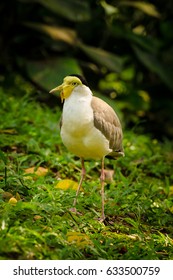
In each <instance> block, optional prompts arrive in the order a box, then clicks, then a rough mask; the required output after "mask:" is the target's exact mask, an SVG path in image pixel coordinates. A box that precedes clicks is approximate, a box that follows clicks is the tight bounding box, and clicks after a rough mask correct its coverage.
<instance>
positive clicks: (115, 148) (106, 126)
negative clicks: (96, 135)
mask: <svg viewBox="0 0 173 280" xmlns="http://www.w3.org/2000/svg"><path fill="white" fill-rule="evenodd" d="M91 106H92V108H93V112H94V125H95V127H96V128H97V129H99V130H101V131H102V133H103V134H104V136H105V137H106V138H107V139H108V141H109V147H110V149H112V152H111V153H110V156H113V157H118V156H124V150H123V147H122V139H123V133H122V128H121V124H120V121H119V118H118V116H117V115H116V113H115V112H114V110H113V109H112V108H111V107H110V106H109V105H108V104H107V103H106V102H104V101H103V100H101V99H100V98H98V97H95V96H93V98H92V101H91Z"/></svg>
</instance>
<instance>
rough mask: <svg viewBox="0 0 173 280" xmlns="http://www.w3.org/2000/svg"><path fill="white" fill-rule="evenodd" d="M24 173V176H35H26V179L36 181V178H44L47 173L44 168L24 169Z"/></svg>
mask: <svg viewBox="0 0 173 280" xmlns="http://www.w3.org/2000/svg"><path fill="white" fill-rule="evenodd" d="M24 172H25V174H33V175H35V176H27V179H31V178H34V179H36V178H37V177H42V176H45V175H46V174H47V173H48V169H47V168H44V167H41V166H40V167H38V168H36V167H35V166H33V167H30V168H27V169H25V171H24Z"/></svg>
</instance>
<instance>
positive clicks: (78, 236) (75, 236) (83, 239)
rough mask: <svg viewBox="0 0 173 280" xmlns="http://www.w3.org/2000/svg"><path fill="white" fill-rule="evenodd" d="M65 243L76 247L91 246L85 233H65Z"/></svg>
mask: <svg viewBox="0 0 173 280" xmlns="http://www.w3.org/2000/svg"><path fill="white" fill-rule="evenodd" d="M67 241H68V242H69V243H73V244H75V245H77V246H78V247H85V246H86V245H91V244H92V242H91V240H90V238H89V236H88V235H86V234H85V233H81V232H77V231H73V232H68V233H67Z"/></svg>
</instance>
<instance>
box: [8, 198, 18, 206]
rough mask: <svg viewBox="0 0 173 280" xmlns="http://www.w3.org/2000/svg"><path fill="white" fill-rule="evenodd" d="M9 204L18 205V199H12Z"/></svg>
mask: <svg viewBox="0 0 173 280" xmlns="http://www.w3.org/2000/svg"><path fill="white" fill-rule="evenodd" d="M8 203H10V204H11V205H16V203H17V199H16V198H15V197H11V198H10V199H9V201H8Z"/></svg>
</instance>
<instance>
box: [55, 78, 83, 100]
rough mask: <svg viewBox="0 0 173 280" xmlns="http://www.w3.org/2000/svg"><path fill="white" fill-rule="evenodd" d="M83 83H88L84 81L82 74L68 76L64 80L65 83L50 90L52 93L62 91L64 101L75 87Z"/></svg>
mask: <svg viewBox="0 0 173 280" xmlns="http://www.w3.org/2000/svg"><path fill="white" fill-rule="evenodd" d="M82 84H85V85H86V82H83V78H82V77H81V76H79V75H74V76H73V75H70V76H66V77H65V78H64V80H63V83H62V84H61V85H59V86H57V87H56V88H53V89H52V90H51V91H50V93H54V92H56V91H60V96H61V101H62V102H63V100H64V99H66V98H68V97H69V96H70V94H71V93H72V91H73V90H74V88H76V87H77V86H79V85H82Z"/></svg>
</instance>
